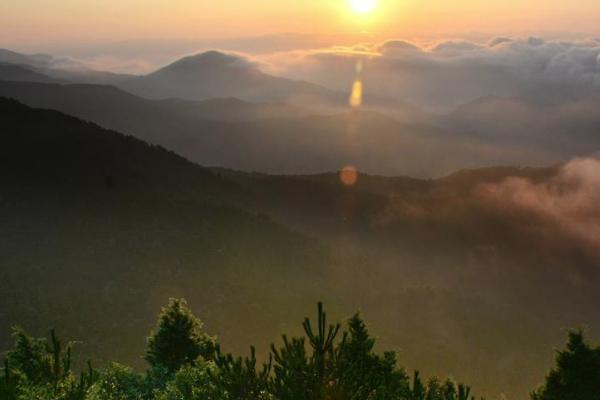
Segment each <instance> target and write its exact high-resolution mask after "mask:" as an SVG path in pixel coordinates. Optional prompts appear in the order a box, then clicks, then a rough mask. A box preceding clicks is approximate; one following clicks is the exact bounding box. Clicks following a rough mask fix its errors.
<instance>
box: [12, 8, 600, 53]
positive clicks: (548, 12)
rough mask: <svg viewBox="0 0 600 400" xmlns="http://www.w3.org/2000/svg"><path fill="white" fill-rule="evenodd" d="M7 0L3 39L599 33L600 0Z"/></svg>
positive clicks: (22, 41) (68, 40)
mask: <svg viewBox="0 0 600 400" xmlns="http://www.w3.org/2000/svg"><path fill="white" fill-rule="evenodd" d="M377 3H378V4H377V5H376V7H375V8H374V10H373V11H372V12H367V13H364V14H360V13H357V12H355V11H354V10H353V7H352V0H304V1H297V0H294V1H290V0H287V1H286V0H118V1H117V0H86V1H81V0H3V1H1V2H0V45H4V46H9V45H20V44H25V45H26V44H31V43H40V42H42V41H43V42H45V43H53V42H54V43H74V42H79V43H85V42H86V41H90V42H102V41H104V42H110V41H119V40H132V39H144V38H152V39H158V38H161V39H174V38H194V39H197V38H199V37H202V38H222V37H242V36H253V35H264V34H271V33H281V32H297V33H311V34H323V35H327V34H343V33H356V32H369V33H370V34H373V35H376V36H378V37H382V38H384V37H401V36H402V37H419V36H432V35H460V34H463V33H473V32H481V33H489V34H544V33H548V32H549V33H569V34H574V33H581V34H594V35H595V34H599V33H600V2H599V1H597V0H578V1H577V2H576V5H575V3H574V2H572V1H566V0H545V1H542V0H528V1H515V0H488V1H485V2H483V1H478V0H455V1H440V0H436V1H433V0H431V1H427V0H378V1H377Z"/></svg>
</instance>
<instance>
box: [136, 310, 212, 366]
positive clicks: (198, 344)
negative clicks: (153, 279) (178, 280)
mask: <svg viewBox="0 0 600 400" xmlns="http://www.w3.org/2000/svg"><path fill="white" fill-rule="evenodd" d="M214 349H215V339H214V338H212V337H210V336H208V335H206V334H205V333H203V331H202V322H200V320H199V319H198V318H196V317H195V316H194V314H192V312H191V311H190V309H189V308H188V306H187V303H186V301H185V300H183V299H170V300H169V304H168V305H167V306H166V307H164V308H163V309H162V310H161V313H160V315H159V318H158V323H157V326H156V328H155V329H154V331H153V332H152V333H151V334H150V337H149V338H148V347H147V350H146V361H148V362H149V363H150V365H152V366H153V367H163V368H166V369H167V371H168V372H169V373H173V372H175V371H177V370H178V369H179V368H181V366H183V365H185V364H189V363H193V362H194V361H195V360H196V359H197V358H198V357H199V356H202V357H203V358H205V359H212V358H213V355H214Z"/></svg>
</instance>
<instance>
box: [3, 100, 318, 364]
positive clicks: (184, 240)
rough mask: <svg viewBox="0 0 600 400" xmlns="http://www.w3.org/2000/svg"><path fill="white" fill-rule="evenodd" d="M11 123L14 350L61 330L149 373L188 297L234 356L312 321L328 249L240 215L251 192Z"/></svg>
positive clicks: (6, 284)
mask: <svg viewBox="0 0 600 400" xmlns="http://www.w3.org/2000/svg"><path fill="white" fill-rule="evenodd" d="M0 125H1V126H2V131H1V132H2V133H1V134H0V187H1V192H0V220H1V221H2V223H1V224H0V237H2V240H0V255H1V256H0V297H1V298H2V307H1V309H0V326H2V327H3V329H2V331H1V332H0V343H1V345H2V348H7V345H8V342H9V337H8V335H9V333H10V332H9V330H8V327H9V326H11V325H13V324H22V325H24V326H25V327H27V328H29V329H31V330H32V331H33V332H35V333H36V334H43V333H44V332H45V330H46V329H47V328H49V327H52V326H56V327H57V328H59V329H60V330H61V331H63V332H64V333H65V335H66V336H68V337H70V338H87V339H86V340H87V342H86V343H84V344H83V345H82V346H83V349H82V351H83V353H85V354H87V355H88V356H91V357H93V358H94V359H96V360H98V359H99V358H100V357H106V358H108V359H117V360H123V361H128V362H131V361H133V362H136V360H137V364H138V365H139V363H140V362H141V360H140V359H138V358H137V357H138V355H140V354H142V349H143V346H144V343H143V341H142V340H140V338H141V337H144V335H145V334H146V333H147V332H148V331H149V329H150V327H151V326H152V323H153V319H154V315H155V312H156V310H157V308H158V307H159V306H160V304H162V303H164V302H165V299H166V298H167V297H168V296H172V295H184V296H186V297H188V298H189V299H190V302H191V303H192V304H195V305H196V307H197V309H199V310H201V312H202V317H203V319H204V320H205V321H206V323H207V328H208V329H209V330H210V331H215V332H219V335H220V337H221V339H222V341H223V343H224V344H225V346H230V345H232V347H233V348H234V349H236V350H237V351H245V350H246V345H247V344H250V343H252V342H257V343H261V341H260V340H259V339H258V338H260V336H261V335H263V338H262V340H270V338H271V337H272V335H273V332H277V331H278V330H277V328H276V326H277V324H278V321H281V320H285V319H286V318H284V316H289V315H295V314H294V310H296V309H297V310H298V316H297V318H300V316H301V311H300V310H301V309H302V307H304V306H305V304H304V303H305V300H304V299H302V301H300V299H299V298H298V297H299V296H300V291H299V290H296V288H295V286H296V285H298V286H301V287H302V288H303V290H302V294H303V295H305V296H309V297H311V298H315V299H316V298H318V297H319V296H318V295H317V294H316V292H318V282H319V278H318V276H319V271H320V269H321V267H322V264H319V263H320V262H321V261H322V260H323V258H324V257H323V251H322V249H321V248H320V247H319V246H318V245H316V244H315V243H313V242H311V241H310V240H307V239H306V238H305V237H303V236H301V235H299V234H294V233H292V232H290V231H288V230H286V229H284V228H282V227H281V226H278V225H276V224H273V223H271V222H269V219H268V218H267V217H265V216H260V215H256V214H251V213H248V212H245V211H241V210H239V209H237V208H235V207H233V206H231V205H228V203H230V202H229V201H228V199H230V198H235V197H236V193H238V190H237V188H236V186H235V185H233V184H231V183H229V182H228V181H225V180H224V179H222V178H220V177H219V176H217V175H216V174H214V173H213V172H211V171H209V170H207V169H204V168H201V167H198V166H196V165H193V164H191V163H189V162H187V161H186V160H184V159H183V158H181V157H179V156H176V155H174V154H172V153H170V152H167V151H165V150H163V149H161V148H157V147H154V146H150V145H147V144H145V143H143V142H141V141H139V140H137V139H134V138H132V137H126V136H123V135H121V134H118V133H115V132H111V131H107V130H104V129H101V128H99V127H98V126H96V125H93V124H89V123H85V122H82V121H80V120H77V119H75V118H72V117H68V116H66V115H64V114H60V113H58V112H55V111H43V110H33V109H30V108H27V107H25V106H23V105H21V104H18V103H16V102H14V101H10V100H5V99H0ZM313 267H314V269H311V268H313ZM308 275H310V282H307V280H306V276H308ZM257 287H260V288H261V290H260V292H259V293H257V292H256V289H257ZM311 288H312V289H314V291H313V290H312V289H311ZM311 291H312V293H313V295H310V293H311ZM296 306H298V308H295V307H296ZM233 313H235V315H237V316H238V317H237V318H236V319H235V320H233V319H225V318H224V317H223V316H224V315H232V314H233ZM239 324H242V325H243V326H244V327H245V329H243V330H239V329H237V327H238V325H239ZM233 345H237V346H238V347H235V346H233Z"/></svg>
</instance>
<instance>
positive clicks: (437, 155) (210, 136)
mask: <svg viewBox="0 0 600 400" xmlns="http://www.w3.org/2000/svg"><path fill="white" fill-rule="evenodd" d="M0 96H5V97H12V98H15V99H18V100H19V101H22V102H24V103H26V104H28V105H31V106H34V107H42V108H50V109H56V110H60V111H63V112H66V113H69V114H72V115H74V116H77V117H79V118H83V119H86V120H89V121H93V122H96V123H98V124H100V125H102V126H105V127H107V128H111V129H116V130H119V131H122V132H126V133H129V134H132V135H134V136H136V137H138V138H140V139H143V140H147V141H149V142H151V143H155V144H160V145H162V146H164V147H166V148H168V149H170V150H173V151H176V152H177V153H179V154H181V155H183V156H185V157H186V158H188V159H190V160H192V161H195V162H199V163H201V164H204V165H211V166H221V167H227V168H235V169H241V170H247V171H258V172H270V173H294V174H298V173H317V172H321V171H324V170H336V169H339V168H342V167H344V166H345V165H348V164H350V165H354V166H355V167H356V168H359V169H360V170H361V171H364V172H368V173H376V174H385V175H412V176H424V177H427V176H441V175H444V174H447V173H450V172H452V171H455V170H457V169H461V168H468V167H477V166H486V165H487V166H490V165H498V164H519V163H522V162H527V163H531V164H537V165H540V164H549V163H552V162H555V161H556V160H557V156H556V155H554V154H551V153H545V152H544V149H543V148H536V149H527V148H520V147H518V146H513V145H511V143H509V142H508V143H502V144H501V145H499V144H498V142H497V141H492V140H487V139H486V140H484V139H485V138H478V137H477V136H476V135H473V134H469V135H459V134H457V133H455V131H452V130H449V129H447V128H444V127H443V126H440V127H435V126H434V125H433V124H434V123H435V122H436V121H432V124H431V125H428V124H424V123H421V124H417V123H407V122H403V121H400V120H398V119H396V118H393V117H390V116H388V115H385V114H381V113H376V112H367V111H352V112H345V113H339V114H334V115H315V114H314V113H313V112H312V109H304V108H301V107H296V106H289V105H286V104H285V103H275V104H274V103H270V104H269V103H267V104H264V103H249V102H245V101H241V100H236V99H233V98H229V99H212V100H207V101H201V102H193V101H183V100H176V99H171V100H160V101H157V100H147V99H143V98H140V97H136V96H133V95H131V94H129V93H126V92H124V91H122V90H119V89H116V88H114V87H110V86H97V85H52V84H41V83H26V82H0ZM457 132H460V131H458V130H457ZM534 150H535V151H534ZM265 155H268V157H266V156H265ZM424 160H427V161H424Z"/></svg>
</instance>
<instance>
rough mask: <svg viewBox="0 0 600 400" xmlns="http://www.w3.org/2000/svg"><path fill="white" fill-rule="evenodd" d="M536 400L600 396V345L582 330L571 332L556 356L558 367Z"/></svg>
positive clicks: (595, 399)
mask: <svg viewBox="0 0 600 400" xmlns="http://www.w3.org/2000/svg"><path fill="white" fill-rule="evenodd" d="M531 398H532V399H533V400H598V399H600V347H596V348H592V347H591V346H590V345H589V344H588V343H586V342H585V340H584V337H583V332H582V331H580V330H579V331H571V332H569V340H568V343H567V348H566V349H565V350H563V351H559V352H558V353H557V356H556V367H555V368H554V369H552V370H551V371H550V373H549V374H548V376H547V377H546V382H545V384H544V385H543V386H542V387H540V388H539V389H538V390H537V391H535V392H534V393H532V394H531Z"/></svg>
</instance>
